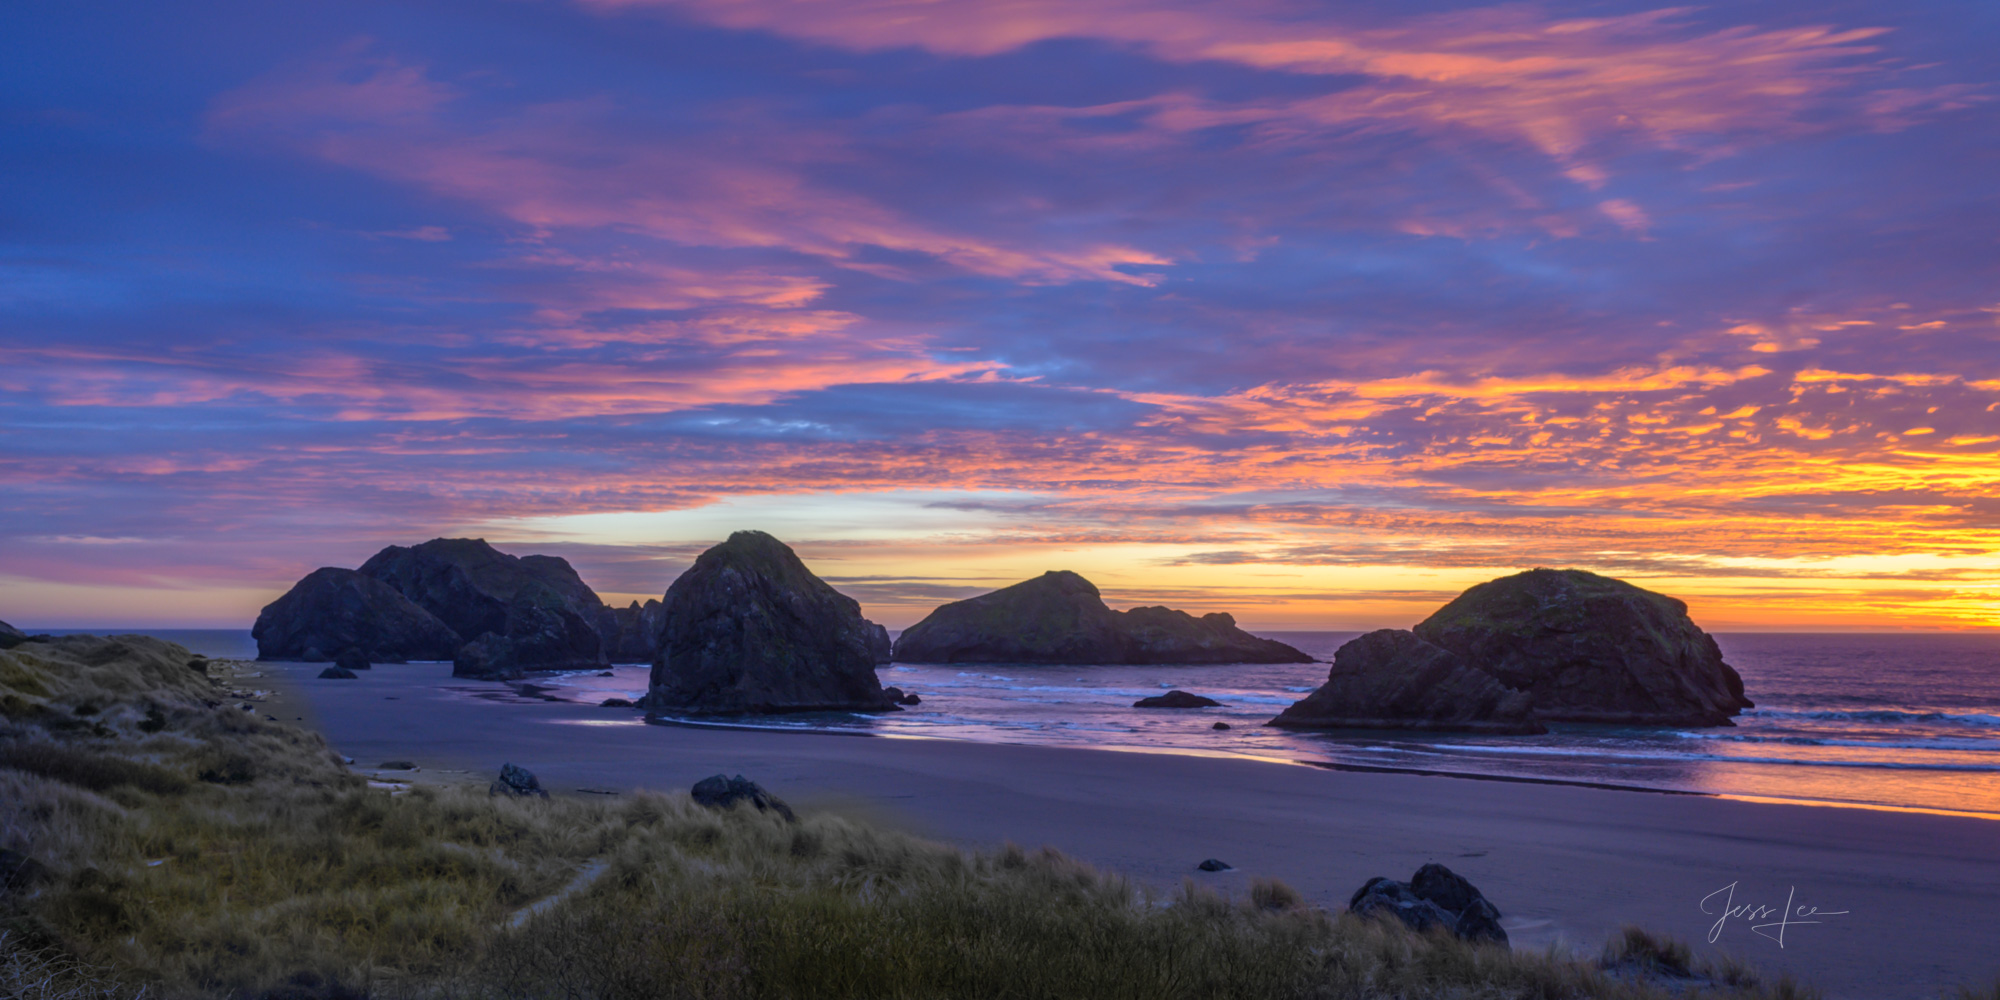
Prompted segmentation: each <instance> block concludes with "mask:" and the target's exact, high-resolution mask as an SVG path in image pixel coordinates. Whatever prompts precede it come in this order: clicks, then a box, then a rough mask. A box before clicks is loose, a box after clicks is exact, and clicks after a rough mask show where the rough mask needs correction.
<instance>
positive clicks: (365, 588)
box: [250, 567, 463, 663]
mask: <svg viewBox="0 0 2000 1000" xmlns="http://www.w3.org/2000/svg"><path fill="white" fill-rule="evenodd" d="M250 634H251V636H252V637H254V638H255V639H256V640H257V658H258V659H260V660H306V661H308V662H316V661H324V660H327V659H329V658H331V657H333V656H334V655H336V654H339V653H342V652H344V651H346V650H349V649H354V650H359V651H361V653H362V654H363V655H364V656H365V657H366V658H367V659H368V660H371V661H374V662H379V663H402V662H405V661H408V660H448V659H451V655H452V651H453V650H455V649H457V648H458V646H459V644H460V643H461V642H462V641H463V640H461V639H460V638H459V637H458V634H457V633H456V632H453V631H452V630H451V628H450V627H449V626H447V625H446V624H445V623H444V622H441V621H439V620H438V619H437V617H436V616H435V615H432V614H431V613H430V612H428V611H425V610H424V609H423V608H421V607H418V606H417V605H416V604H415V603H413V602H411V601H410V599H409V598H407V597H404V596H403V595H402V594H401V593H399V592H397V590H396V589H395V588H394V587H391V586H389V585H388V584H385V583H383V582H382V581H380V580H376V579H374V578H372V577H369V576H365V575H363V574H361V573H357V572H355V571H354V570H351V569H335V568H333V567H328V568H325V569H317V570H314V571H312V572H311V573H309V574H307V575H306V577H305V579H303V580H300V581H299V582H298V583H296V584H294V585H293V586H292V589H291V590H289V591H287V592H286V593H285V596H283V597H280V598H278V599H277V600H275V601H272V602H271V603H270V604H268V605H265V606H264V611H263V613H262V614H259V615H258V616H257V624H256V626H255V627H254V628H252V629H251V630H250Z"/></svg>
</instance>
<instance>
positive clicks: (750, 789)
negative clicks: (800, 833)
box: [688, 774, 798, 820]
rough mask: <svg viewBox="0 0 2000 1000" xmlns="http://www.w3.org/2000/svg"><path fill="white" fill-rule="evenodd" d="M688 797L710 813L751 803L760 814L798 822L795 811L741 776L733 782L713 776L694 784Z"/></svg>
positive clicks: (726, 777) (725, 776) (727, 777)
mask: <svg viewBox="0 0 2000 1000" xmlns="http://www.w3.org/2000/svg"><path fill="white" fill-rule="evenodd" d="M688 794H689V795H690V796H692V797H693V798H694V801H695V804H697V805H702V806H707V807H708V808H710V809H728V808H729V807H731V806H734V805H735V804H736V803H738V802H748V803H750V804H751V805H752V806H755V807H756V808H757V811H758V812H764V811H766V810H769V811H771V812H775V813H777V814H778V815H780V816H783V817H784V818H786V819H788V820H793V819H797V818H798V817H797V816H794V815H792V807H791V806H788V805H786V804H785V800H783V799H781V798H779V797H777V796H775V795H772V794H771V793H770V792H767V791H765V790H764V786H762V785H759V784H757V783H756V782H754V781H751V780H750V779H748V778H746V777H744V776H742V775H740V774H739V775H737V776H736V777H734V778H731V777H729V776H727V775H722V774H715V775H710V776H708V777H706V778H703V779H701V780H700V781H697V782H695V784H694V788H692V789H690V790H689V791H688Z"/></svg>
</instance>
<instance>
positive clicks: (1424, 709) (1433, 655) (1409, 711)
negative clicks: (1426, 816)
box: [1270, 629, 1547, 733]
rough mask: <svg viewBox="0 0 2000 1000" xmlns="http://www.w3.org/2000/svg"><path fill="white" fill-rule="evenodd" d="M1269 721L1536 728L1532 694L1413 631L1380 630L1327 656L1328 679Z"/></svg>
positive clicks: (1304, 725) (1313, 725)
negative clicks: (1501, 681) (1474, 665)
mask: <svg viewBox="0 0 2000 1000" xmlns="http://www.w3.org/2000/svg"><path fill="white" fill-rule="evenodd" d="M1270 724H1271V725H1273V726H1280V727H1283V728H1287V729H1421V730H1439V731H1451V732H1474V733H1540V732H1546V731H1547V730H1546V729H1545V728H1543V726H1542V725H1541V724H1540V723H1539V722H1537V721H1535V716H1534V705H1533V701H1532V699H1530V698H1529V696H1528V695H1527V694H1526V693H1525V692H1521V691H1515V690H1512V689H1509V688H1508V687H1507V686H1505V685H1503V684H1501V683H1500V682H1499V681H1498V680H1496V679H1494V677H1493V676H1492V675H1491V674H1488V673H1486V672H1484V671H1481V670H1478V669H1475V668H1474V667H1472V666H1470V665H1468V664H1467V663H1466V662H1465V661H1464V660H1462V659H1460V658H1459V657H1458V656H1457V655H1456V654H1454V653H1452V652H1451V651H1450V650H1446V649H1443V648H1440V647H1438V646H1434V645H1432V644H1430V643H1428V642H1425V641H1424V640H1422V639H1420V638H1418V637H1417V636H1416V635H1415V634H1414V633H1411V632H1405V631H1403V630H1401V629H1382V630H1380V631H1376V632H1370V633H1368V634H1367V635H1364V636H1361V637H1360V638H1357V639H1354V640H1352V641H1350V642H1348V643H1347V644H1346V645H1343V646H1341V647H1340V649H1339V650H1338V651H1337V652H1335V653H1334V654H1333V666H1332V667H1331V668H1330V669H1329V670H1328V671H1327V675H1326V683H1325V684H1322V685H1320V686H1319V689H1318V690H1315V691H1314V692H1313V693H1311V694H1309V695H1307V696H1306V697H1305V698H1304V699H1302V700H1300V701H1298V702H1296V703H1294V704H1293V705H1292V706H1291V707H1290V708H1287V709H1285V710H1284V712H1282V713H1280V714H1279V716H1278V717H1277V718H1275V719H1272V720H1271V723H1270Z"/></svg>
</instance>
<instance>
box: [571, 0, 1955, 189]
mask: <svg viewBox="0 0 2000 1000" xmlns="http://www.w3.org/2000/svg"><path fill="white" fill-rule="evenodd" d="M578 2H579V3H580V4H581V5H583V6H585V7H589V8H594V9H597V10H601V11H605V12H607V13H609V12H617V11H635V10H646V9H658V8H671V9H674V10H677V11H680V12H683V13H687V14H691V15H693V16H695V17H699V18H702V19H704V20H707V21H710V22H712V23H716V24H719V25H723V26H727V27H732V28H741V29H755V30H764V31H771V32H775V33H777V34H781V35H786V36H789V37H794V38H803V39H808V40H811V41H815V42H821V43H825V44H830V45H836V46H840V47H843V48H849V49H856V50H865V51H880V50H885V49H894V48H900V47H909V46H915V47H921V48H924V49H927V50H930V51H933V52H938V53H943V54H949V55H969V56H983V55H992V54H995V53H999V52H1005V51H1008V50H1011V49H1015V48H1018V47H1020V46H1023V45H1027V44H1030V43H1033V42H1038V41H1045V40H1049V39H1056V38H1095V39H1103V40H1107V41H1112V42H1117V43H1122V44H1129V45H1137V46H1141V47H1143V48H1145V49H1147V50H1148V51H1150V52H1152V53H1153V54H1155V55H1156V56H1159V57H1161V58H1165V59H1171V60H1176V61H1184V62H1193V61H1200V60H1223V61H1228V62H1235V63H1240V64H1243V65H1247V66H1254V67H1257V68H1260V69H1268V70H1278V71H1283V72H1288V73H1296V74H1311V75H1336V74H1338V75H1355V74H1358V75H1360V76H1362V77H1363V78H1364V82H1362V83H1361V84H1359V85H1356V86H1352V87H1348V88H1345V89H1342V90H1340V91H1337V92H1335V93H1332V94H1328V95H1326V96H1323V97H1316V98H1307V99H1300V100H1295V101H1290V102H1284V103H1280V104H1275V105H1271V104H1266V105H1262V106H1256V105H1250V106H1245V105H1228V106H1218V107H1213V108H1206V109H1199V110H1197V109H1193V108H1187V107H1183V108H1181V109H1179V111H1178V112H1177V113H1176V114H1173V115H1162V116H1161V117H1160V118H1159V122H1160V124H1162V125H1164V126H1167V127H1175V126H1179V127H1200V125H1201V124H1204V123H1206V124H1215V123H1221V122H1224V121H1229V120H1242V119H1243V118H1245V117H1250V118H1262V119H1265V120H1268V121H1272V122H1278V121H1286V122H1290V123H1292V126H1293V127H1297V128H1303V129H1307V130H1310V131H1315V132H1318V131H1324V130H1326V129H1328V128H1342V127H1352V126H1354V125H1357V124H1374V125H1378V126H1383V127H1392V128H1407V129H1416V130H1424V131H1429V130H1438V129H1463V130H1469V131H1472V132H1475V133H1480V134H1484V135H1488V136H1492V137H1496V138H1500V139H1503V140H1506V141H1511V142H1520V143H1525V144H1527V145H1529V146H1532V147H1533V148H1535V149H1538V150H1540V151H1541V152H1543V153H1544V154H1546V155H1548V156H1549V157H1551V158H1552V159H1554V160H1555V161H1556V162H1557V163H1558V164H1559V165H1560V167H1561V168H1562V169H1563V171H1564V172H1565V173H1566V174H1568V175H1569V176H1570V177H1571V178H1572V179H1574V180H1576V181H1577V182H1578V183H1581V184H1584V185H1586V186H1589V187H1593V188H1595V187H1598V186H1600V185H1601V184H1603V183H1604V180H1605V177H1606V168H1605V166H1604V165H1603V164H1602V163H1601V162H1599V161H1598V158H1597V157H1595V156H1594V155H1593V153H1592V147H1593V146H1594V145H1595V144H1598V143H1601V142H1604V141H1607V140H1621V139H1622V140H1629V141H1636V142H1639V143H1643V144H1646V145H1651V146H1655V147H1663V148H1689V147H1693V148H1700V149H1702V150H1703V151H1705V152H1706V153H1707V154H1708V155H1714V154H1715V153H1718V152H1726V151H1727V149H1728V146H1729V144H1730V143H1731V142H1735V141H1743V140H1745V139H1748V138H1750V137H1753V136H1769V135H1771V134H1773V133H1783V132H1795V131H1801V130H1804V129H1806V128H1807V127H1808V126H1807V124H1806V117H1807V116H1806V113H1807V112H1808V111H1811V110H1813V109H1815V108H1817V107H1819V106H1821V105H1824V104H1826V103H1827V102H1829V101H1831V100H1833V99H1834V98H1835V97H1836V96H1837V95H1840V94H1842V93H1845V92H1846V91H1847V89H1848V88H1849V87H1850V85H1851V82H1852V81H1853V79H1854V77H1855V75H1856V74H1857V73H1859V72H1862V70H1863V67H1862V66H1861V65H1860V64H1859V62H1858V60H1859V59H1860V58H1862V57H1865V56H1868V55H1870V54H1872V53H1874V52H1875V51H1876V45H1875V39H1877V38H1879V37H1880V36H1881V35H1883V34H1884V33H1885V32H1886V30H1887V29H1883V28H1875V27H1860V28H1848V29H1839V28H1834V27H1830V26H1824V25H1807V26H1799V27H1788V28H1773V29H1758V28H1753V27H1730V28H1723V29H1719V30H1708V31H1703V30H1700V29H1696V28H1693V27H1690V26H1689V24H1688V21H1687V19H1688V17H1689V15H1690V11H1689V9H1686V8H1665V9H1660V10H1655V11H1650V12H1643V13H1637V14H1629V15H1622V16H1616V17H1604V18H1557V17H1551V16H1549V15H1547V14H1545V13H1543V12H1542V11H1541V10H1539V9H1538V8H1535V7H1532V6H1519V5H1510V6H1503V7H1495V8H1489V9H1485V10H1474V11H1454V12H1452V13H1451V14H1450V15H1448V16H1447V15H1434V16H1421V17H1413V18H1407V19H1404V20H1403V21H1401V22H1399V23H1395V24H1391V25H1387V26H1383V25H1368V26H1361V25H1355V24H1350V23H1346V22H1345V21H1344V20H1343V17H1342V16H1341V15H1336V14H1316V13H1302V12H1301V11H1300V10H1299V9H1298V8H1295V7H1293V6H1290V5H1280V4H1270V3H1243V4H1225V5H1217V4H1174V3H1158V2H1145V0H1019V2H1012V3H1005V4H995V3H987V2H983V0H875V2H857V3H846V2H838V3H836V2H827V0H578ZM1966 99H1967V98H1966V97H1965V96H1964V95H1962V94H1959V93H1957V92H1956V91H1954V92H1953V93H1951V94H1939V93H1930V92H1926V93H1925V94H1924V95H1922V96H1917V95H1914V94H1911V95H1903V94H1902V93H1901V92H1895V91H1881V92H1877V94H1875V95H1874V96H1873V97H1872V98H1870V99H1869V102H1868V103H1867V104H1866V105H1865V107H1864V109H1863V111H1864V113H1865V114H1866V115H1867V116H1868V117H1870V118H1871V120H1873V121H1875V122H1877V123H1879V122H1885V121H1897V120H1899V119H1898V117H1897V115H1898V113H1899V112H1900V111H1901V110H1902V108H1903V106H1904V105H1905V104H1908V105H1910V106H1915V105H1923V106H1926V107H1928V108H1931V109H1948V108H1950V107H1954V106H1961V105H1962V102H1963V101H1964V100H1966Z"/></svg>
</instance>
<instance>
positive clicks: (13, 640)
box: [0, 622, 28, 649]
mask: <svg viewBox="0 0 2000 1000" xmlns="http://www.w3.org/2000/svg"><path fill="white" fill-rule="evenodd" d="M27 641H28V633H26V632H23V631H21V630H20V629H17V628H15V627H14V626H12V625H9V624H7V623H6V622H0V649H13V648H14V647H15V646H18V645H20V644H22V643H24V642H27Z"/></svg>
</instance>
